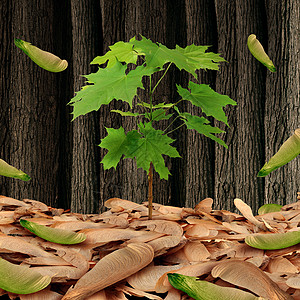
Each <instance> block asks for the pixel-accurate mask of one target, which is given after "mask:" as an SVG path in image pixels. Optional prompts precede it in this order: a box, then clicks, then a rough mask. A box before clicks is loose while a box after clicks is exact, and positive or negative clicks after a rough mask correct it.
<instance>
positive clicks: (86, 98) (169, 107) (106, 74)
mask: <svg viewBox="0 0 300 300" xmlns="http://www.w3.org/2000/svg"><path fill="white" fill-rule="evenodd" d="M109 48H110V50H109V51H108V52H107V53H106V54H105V55H103V56H97V57H96V58H95V59H94V60H93V61H92V62H91V63H92V64H97V65H99V68H98V70H97V72H95V73H91V74H88V75H85V76H84V77H85V78H86V79H87V80H86V85H85V86H84V87H83V88H82V89H81V90H80V91H78V92H77V93H76V95H75V96H74V97H73V98H72V100H71V101H70V103H69V104H70V105H72V106H73V119H75V118H77V117H79V116H81V115H85V114H87V113H89V112H91V111H97V110H98V109H99V108H100V107H101V106H102V105H108V104H109V103H110V102H111V101H112V100H114V99H115V100H121V101H123V102H125V103H128V104H129V106H130V108H131V110H132V111H122V110H111V111H112V112H114V113H118V114H120V115H121V116H123V117H133V118H136V119H137V122H136V124H137V126H136V127H135V128H134V129H133V130H132V131H129V132H127V133H125V131H124V129H123V128H122V127H120V128H119V129H114V128H107V136H106V137H105V138H104V139H102V141H101V144H100V147H102V148H105V149H107V150H108V152H107V154H106V156H105V157H104V159H103V160H102V163H103V166H104V169H109V168H111V167H114V168H116V166H117V164H118V162H119V161H120V160H121V158H122V157H124V158H131V159H135V160H136V163H137V167H138V168H142V169H144V170H145V171H147V172H148V170H149V167H150V164H151V163H152V164H153V166H154V168H155V170H156V171H157V172H158V173H159V175H160V177H161V178H163V179H168V175H170V172H169V170H168V169H167V167H166V166H165V163H164V156H169V157H180V156H179V153H178V152H177V150H176V149H175V148H174V147H173V146H171V143H172V142H173V139H171V138H170V137H169V136H168V134H169V133H171V132H173V131H174V130H176V129H177V128H175V129H174V127H172V126H174V125H173V124H175V120H177V121H178V120H179V121H181V125H180V126H179V127H181V126H184V125H185V126H186V127H187V129H191V130H196V131H197V132H198V133H200V134H204V135H205V136H207V137H209V138H211V139H212V140H214V141H216V142H218V143H220V144H221V145H223V146H225V147H227V145H226V144H225V143H224V141H222V140H221V139H220V138H219V137H217V136H216V135H215V134H218V133H222V132H223V131H222V130H221V129H219V128H217V127H213V126H212V125H210V122H209V120H208V119H207V118H206V117H209V116H211V117H213V118H215V119H216V120H218V121H221V122H223V123H225V124H226V125H228V122H227V117H226V115H225V113H224V111H223V109H224V107H225V106H226V105H229V104H230V105H236V102H235V101H233V100H232V99H230V98H229V97H228V96H225V95H220V94H219V93H217V92H215V91H214V90H213V89H211V88H210V87H209V86H208V85H205V84H199V83H195V82H192V81H190V82H189V84H188V87H187V88H184V87H182V86H180V85H177V86H176V88H177V92H178V95H179V97H180V100H179V101H177V102H176V103H164V102H161V103H158V104H156V105H154V104H153V101H152V99H153V94H154V93H155V90H156V88H157V86H158V85H159V83H160V82H161V80H163V78H164V77H165V75H166V73H167V72H168V70H169V68H170V66H171V65H172V64H173V65H175V66H176V67H177V68H178V69H179V70H185V71H186V72H188V73H190V74H191V75H192V76H193V77H194V80H197V74H196V70H199V69H205V70H206V69H210V70H218V69H219V63H220V62H223V61H225V60H224V58H222V57H221V56H220V55H219V54H216V53H213V52H209V51H207V50H208V48H209V46H196V45H194V44H193V45H189V46H187V47H185V48H182V47H180V46H178V45H176V47H175V49H170V48H168V47H166V46H165V45H163V44H161V43H154V42H152V41H151V40H150V39H147V38H145V37H143V36H140V38H139V39H137V38H135V37H133V38H132V39H131V40H130V41H129V42H123V41H119V42H117V43H115V44H114V45H112V46H110V47H109ZM154 73H159V74H160V75H161V76H160V77H159V80H158V81H157V82H156V83H155V85H154V84H153V86H152V75H153V74H154ZM144 78H148V80H147V81H143V79H144ZM144 82H148V83H149V87H148V88H147V91H149V92H148V93H147V95H146V97H145V99H140V98H139V96H138V90H139V89H144V84H143V83H144ZM134 99H136V101H137V102H138V103H137V104H138V106H134V105H133V100H134ZM182 101H189V102H190V103H191V104H192V105H193V106H196V107H200V108H201V110H202V112H203V113H204V114H205V116H206V117H205V116H195V115H192V114H190V113H187V112H180V111H179V108H178V106H177V105H178V104H179V103H180V102H182ZM137 107H138V108H139V109H138V111H136V110H135V109H136V108H137ZM141 109H143V110H144V112H141ZM169 119H170V125H169V126H168V127H167V128H166V129H165V130H164V131H162V130H156V129H155V126H153V122H154V121H161V120H169ZM167 130H169V131H167Z"/></svg>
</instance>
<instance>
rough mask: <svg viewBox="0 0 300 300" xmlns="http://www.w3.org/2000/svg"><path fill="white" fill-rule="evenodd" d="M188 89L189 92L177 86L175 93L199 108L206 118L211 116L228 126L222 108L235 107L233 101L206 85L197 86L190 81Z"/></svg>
mask: <svg viewBox="0 0 300 300" xmlns="http://www.w3.org/2000/svg"><path fill="white" fill-rule="evenodd" d="M189 89H190V91H189V90H187V89H185V88H183V87H181V86H180V85H177V91H178V93H179V95H180V96H181V97H182V99H184V100H187V101H190V102H191V103H192V104H193V105H195V106H198V107H200V108H201V109H202V111H203V112H204V113H205V114H206V115H207V116H212V117H214V118H215V119H217V120H219V121H222V122H223V123H225V124H226V125H228V123H227V117H226V115H225V113H224V111H223V108H224V107H225V106H226V105H228V104H231V105H236V102H235V101H234V100H232V99H231V98H229V97H228V96H226V95H221V94H219V93H217V92H215V91H214V90H213V89H212V88H210V87H209V86H208V85H206V84H197V83H194V82H192V81H190V82H189Z"/></svg>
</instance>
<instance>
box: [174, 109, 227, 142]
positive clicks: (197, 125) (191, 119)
mask: <svg viewBox="0 0 300 300" xmlns="http://www.w3.org/2000/svg"><path fill="white" fill-rule="evenodd" d="M174 108H175V110H176V111H177V112H178V114H179V115H180V116H181V119H182V120H183V121H184V122H185V124H186V127H187V129H194V130H196V131H197V132H198V133H200V134H204V135H205V136H207V137H208V138H210V139H212V140H214V141H216V142H217V143H219V144H220V145H222V146H224V147H225V148H228V146H227V145H226V144H225V142H224V141H223V140H221V139H220V138H218V137H216V136H215V135H214V134H215V133H222V132H224V131H223V130H221V129H220V128H218V127H213V126H210V125H208V124H209V123H210V122H209V121H208V120H207V119H206V118H204V117H198V116H192V115H191V114H190V113H180V111H179V110H178V108H177V107H174Z"/></svg>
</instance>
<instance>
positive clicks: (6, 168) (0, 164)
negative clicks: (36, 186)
mask: <svg viewBox="0 0 300 300" xmlns="http://www.w3.org/2000/svg"><path fill="white" fill-rule="evenodd" d="M0 175H2V176H6V177H11V178H17V179H21V180H23V181H28V180H30V177H29V176H28V175H27V174H25V173H24V172H23V171H21V170H18V169H17V168H15V167H13V166H11V165H9V164H8V163H7V162H5V161H4V160H3V159H0Z"/></svg>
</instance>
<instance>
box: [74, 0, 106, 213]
mask: <svg viewBox="0 0 300 300" xmlns="http://www.w3.org/2000/svg"><path fill="white" fill-rule="evenodd" d="M97 4H98V1H94V0H89V1H79V0H78V1H76V0H75V1H71V12H72V39H73V60H72V63H73V73H74V90H75V91H79V90H80V89H81V87H82V86H83V85H84V81H85V80H83V78H82V77H80V76H79V74H81V75H83V74H89V73H91V71H92V70H93V71H94V72H95V71H96V67H95V66H93V67H91V65H90V62H91V61H92V60H93V58H94V57H96V55H101V53H99V49H101V47H100V40H101V35H102V34H101V12H100V6H99V5H97ZM101 52H102V51H101ZM97 121H98V113H97V112H91V113H90V114H88V115H86V116H80V117H79V118H77V119H76V120H74V121H73V123H72V124H73V155H72V180H71V191H72V196H71V210H72V211H77V212H81V213H88V212H96V211H97V210H98V206H99V192H98V191H99V178H98V174H99V172H97V171H98V169H99V164H98V163H96V162H97V161H98V162H99V150H100V149H99V147H98V146H97V144H99V133H98V131H99V130H98V126H97V124H98V122H97Z"/></svg>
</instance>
